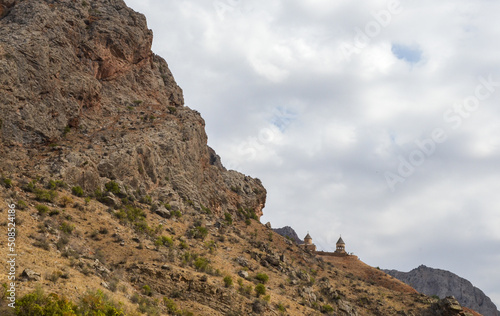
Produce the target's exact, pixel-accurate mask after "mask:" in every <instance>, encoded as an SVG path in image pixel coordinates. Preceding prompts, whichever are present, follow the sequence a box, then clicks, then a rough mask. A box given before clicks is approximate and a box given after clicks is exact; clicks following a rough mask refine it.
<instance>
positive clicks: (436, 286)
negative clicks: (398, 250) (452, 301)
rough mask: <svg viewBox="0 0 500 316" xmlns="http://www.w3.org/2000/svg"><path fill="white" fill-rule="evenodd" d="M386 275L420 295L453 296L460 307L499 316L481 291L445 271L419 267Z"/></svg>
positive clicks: (394, 271)
mask: <svg viewBox="0 0 500 316" xmlns="http://www.w3.org/2000/svg"><path fill="white" fill-rule="evenodd" d="M384 272H386V273H387V274H389V275H391V276H393V277H395V278H396V279H398V280H400V281H403V282H404V283H406V284H408V285H410V286H412V287H413V288H415V289H416V290H417V291H419V292H420V293H423V294H426V295H437V296H439V297H440V298H443V297H446V296H454V297H455V298H456V299H457V300H458V302H460V304H461V305H463V306H466V307H468V308H471V309H473V310H475V311H478V312H479V313H481V314H483V315H484V316H500V312H499V311H498V310H497V307H496V306H495V304H494V303H493V302H492V301H491V299H490V298H489V297H488V296H486V294H484V292H483V291H481V290H480V289H478V288H477V287H475V286H473V285H472V283H471V282H469V281H468V280H466V279H464V278H462V277H459V276H458V275H456V274H454V273H451V272H449V271H446V270H440V269H433V268H429V267H426V266H425V265H421V266H419V267H418V268H416V269H413V270H411V271H410V272H400V271H397V270H384Z"/></svg>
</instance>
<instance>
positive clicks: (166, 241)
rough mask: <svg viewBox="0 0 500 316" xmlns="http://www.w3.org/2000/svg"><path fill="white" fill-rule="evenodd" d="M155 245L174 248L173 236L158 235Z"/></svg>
mask: <svg viewBox="0 0 500 316" xmlns="http://www.w3.org/2000/svg"><path fill="white" fill-rule="evenodd" d="M155 245H156V246H157V247H160V246H165V247H168V248H172V246H173V245H174V240H173V239H172V238H171V237H167V236H158V238H157V239H156V241H155Z"/></svg>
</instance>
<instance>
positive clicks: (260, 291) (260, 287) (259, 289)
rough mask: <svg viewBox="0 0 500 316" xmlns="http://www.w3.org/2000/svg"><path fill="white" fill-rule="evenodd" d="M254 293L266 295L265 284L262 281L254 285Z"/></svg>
mask: <svg viewBox="0 0 500 316" xmlns="http://www.w3.org/2000/svg"><path fill="white" fill-rule="evenodd" d="M255 294H256V295H257V297H259V296H261V295H266V286H265V285H264V284H262V283H259V284H257V285H256V286H255Z"/></svg>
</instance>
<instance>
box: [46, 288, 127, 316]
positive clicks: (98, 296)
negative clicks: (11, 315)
mask: <svg viewBox="0 0 500 316" xmlns="http://www.w3.org/2000/svg"><path fill="white" fill-rule="evenodd" d="M120 305H121V304H117V303H115V302H113V301H112V300H111V299H110V298H108V297H107V296H106V295H105V294H104V293H103V292H101V290H97V291H96V292H88V293H87V294H85V295H84V296H83V297H82V298H81V299H80V302H79V304H78V315H82V316H83V315H85V316H87V315H89V316H90V315H96V316H101V315H103V316H124V315H125V312H124V311H123V309H122V307H121V306H120ZM46 315H54V314H46Z"/></svg>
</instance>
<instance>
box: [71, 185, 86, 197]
mask: <svg viewBox="0 0 500 316" xmlns="http://www.w3.org/2000/svg"><path fill="white" fill-rule="evenodd" d="M71 192H73V194H74V195H76V196H83V189H82V187H80V186H76V187H72V188H71Z"/></svg>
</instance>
